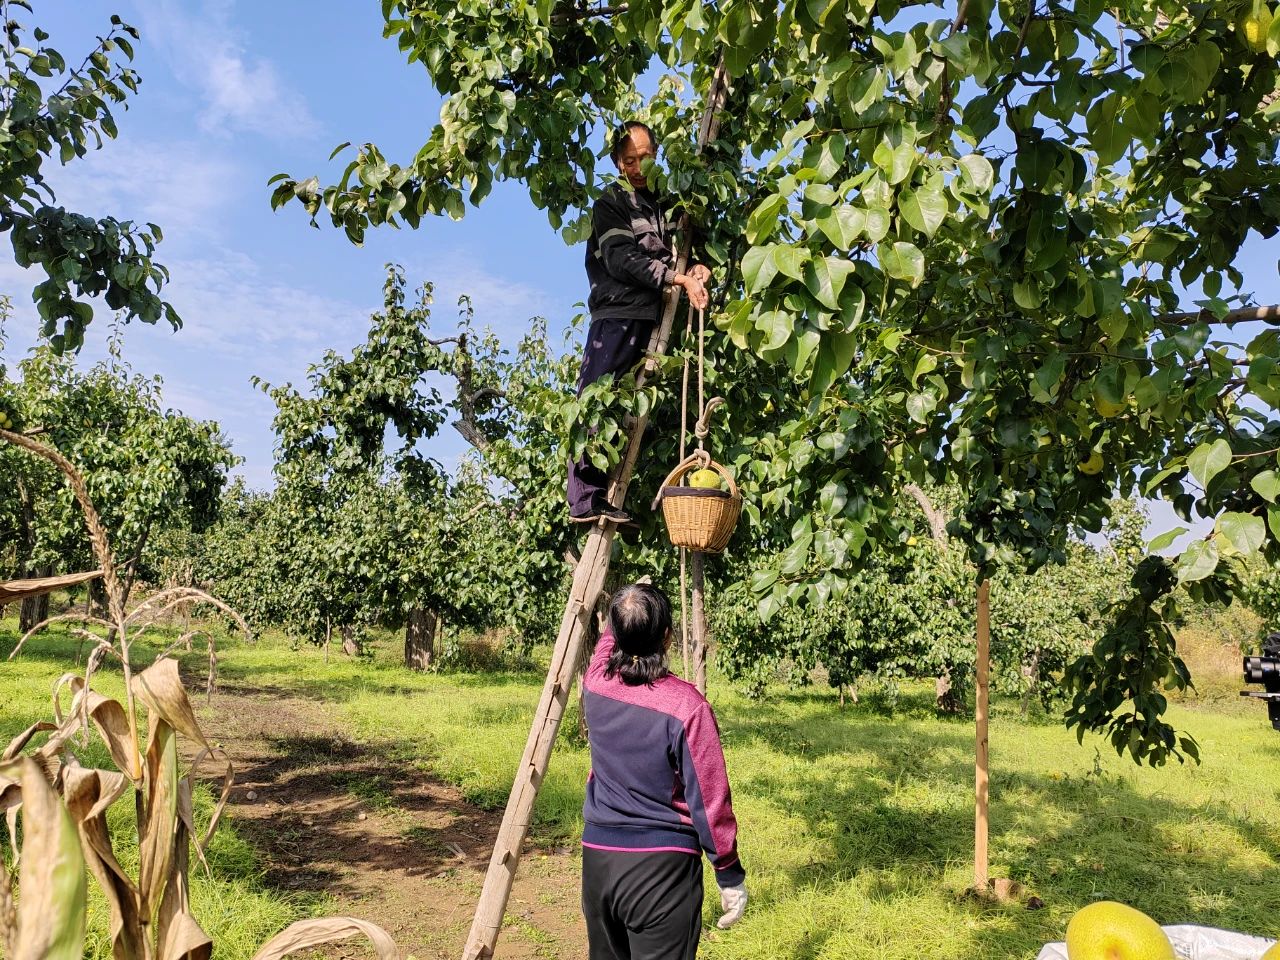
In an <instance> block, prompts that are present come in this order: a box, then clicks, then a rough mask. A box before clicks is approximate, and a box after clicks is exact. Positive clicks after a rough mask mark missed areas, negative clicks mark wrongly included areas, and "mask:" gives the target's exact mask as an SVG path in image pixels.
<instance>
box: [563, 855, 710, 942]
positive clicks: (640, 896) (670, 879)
mask: <svg viewBox="0 0 1280 960" xmlns="http://www.w3.org/2000/svg"><path fill="white" fill-rule="evenodd" d="M582 913H583V916H585V917H586V920H587V943H588V945H589V953H588V955H589V957H590V960H694V957H696V956H697V954H698V937H699V935H700V934H701V933H702V857H701V856H698V855H696V854H692V853H668V852H665V851H663V852H660V853H632V852H630V851H614V850H596V849H593V848H591V847H583V848H582Z"/></svg>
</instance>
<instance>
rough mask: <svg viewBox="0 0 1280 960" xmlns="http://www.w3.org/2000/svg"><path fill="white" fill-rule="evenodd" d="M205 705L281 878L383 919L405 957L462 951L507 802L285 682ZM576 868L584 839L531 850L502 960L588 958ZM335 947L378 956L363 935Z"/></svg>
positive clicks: (251, 823)
mask: <svg viewBox="0 0 1280 960" xmlns="http://www.w3.org/2000/svg"><path fill="white" fill-rule="evenodd" d="M200 714H201V716H200V722H201V725H202V727H203V728H204V730H205V732H206V734H207V735H208V736H209V739H210V740H212V741H213V742H215V743H219V744H221V745H222V747H223V748H224V749H225V750H226V751H227V752H228V753H229V754H230V756H231V758H232V762H233V763H234V764H235V768H236V786H235V789H234V791H233V793H232V796H231V800H230V802H229V803H228V815H229V816H230V818H231V819H232V820H233V821H234V823H235V827H236V830H237V831H238V832H239V833H240V834H241V835H242V836H244V837H245V838H246V839H247V840H249V841H250V842H252V843H253V844H254V846H255V847H256V848H257V849H258V850H259V851H260V852H261V854H262V856H263V858H264V866H265V867H266V882H267V883H268V884H269V885H270V886H273V887H276V888H278V889H279V890H281V891H282V892H290V893H299V892H306V893H311V894H322V895H324V896H326V897H327V898H328V899H329V902H328V903H327V904H326V907H325V912H326V913H335V914H344V915H351V916H357V917H361V918H364V919H367V920H372V921H374V922H375V923H378V924H381V925H382V926H383V927H385V928H386V929H387V930H388V931H389V932H390V933H391V935H392V936H393V937H394V938H395V940H396V943H397V944H398V945H399V946H400V949H401V953H402V956H404V957H408V956H409V955H410V954H412V955H414V956H415V957H417V958H418V960H427V958H458V957H460V956H461V955H462V946H463V943H464V942H465V940H466V936H467V932H468V930H469V929H470V926H471V915H472V911H473V909H474V907H475V904H476V901H477V899H478V897H479V893H480V886H481V883H482V882H483V878H484V869H485V867H486V866H487V864H488V860H489V854H490V851H491V848H492V844H493V839H494V837H495V836H496V835H497V832H498V823H499V821H500V820H501V812H500V811H487V810H481V809H479V808H477V807H475V806H472V805H470V804H468V803H466V802H465V801H464V800H463V799H462V797H461V796H460V795H459V793H458V791H457V789H456V788H454V787H452V786H449V785H448V784H445V783H442V782H441V781H439V780H437V779H435V778H433V777H431V776H430V775H428V774H426V773H424V772H423V771H421V770H418V769H415V768H414V767H413V766H412V765H410V764H406V763H405V762H403V761H402V760H396V761H393V760H390V759H388V758H387V757H386V756H384V755H383V754H381V753H380V752H379V750H378V749H377V748H376V747H372V746H370V745H368V744H362V743H357V742H355V741H352V740H349V739H347V738H346V737H345V736H344V735H342V734H341V733H339V732H335V731H338V730H340V728H341V724H340V723H339V722H338V720H337V719H336V717H335V715H334V711H333V707H332V705H330V704H328V703H324V702H317V701H313V700H304V699H301V698H298V697H296V696H293V695H292V694H291V693H290V691H288V690H286V689H281V688H271V687H253V686H248V685H244V684H240V685H230V684H229V685H227V686H225V687H223V688H222V689H220V690H219V691H218V692H217V693H216V694H215V695H214V698H213V702H212V704H211V705H208V706H202V707H201V708H200ZM579 867H580V861H579V858H578V856H577V850H576V849H573V848H556V849H550V850H539V849H526V850H525V854H524V857H523V859H522V860H521V864H520V874H519V877H518V879H517V881H516V885H515V890H514V892H513V894H512V898H511V904H510V906H509V908H508V913H507V927H506V929H505V930H504V931H503V936H502V939H501V940H500V941H499V946H498V956H499V958H501V960H507V958H510V960H528V958H556V960H570V958H576V957H583V956H585V955H586V931H585V929H584V927H583V924H582V917H581V914H580V912H579V906H578V877H579ZM330 955H331V956H334V957H364V956H367V955H369V954H368V952H367V951H365V950H364V949H363V948H359V947H356V946H354V942H353V945H352V946H351V947H350V948H347V949H338V950H336V951H334V952H332V953H331V954H330Z"/></svg>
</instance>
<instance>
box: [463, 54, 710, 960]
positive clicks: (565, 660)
mask: <svg viewBox="0 0 1280 960" xmlns="http://www.w3.org/2000/svg"><path fill="white" fill-rule="evenodd" d="M726 89H727V74H726V72H725V66H724V57H723V56H721V58H720V62H719V64H718V65H717V66H716V69H715V73H714V75H713V76H712V80H711V89H710V91H709V92H708V94H707V106H706V109H705V110H704V111H703V114H702V122H701V125H700V126H699V129H698V152H699V153H700V152H701V151H702V148H703V147H705V146H706V145H707V144H708V143H709V142H710V141H711V140H713V139H715V136H716V131H717V130H718V129H719V126H720V117H719V115H720V109H721V107H722V106H723V104H724V100H725V95H726ZM684 227H685V229H683V230H682V233H683V240H682V242H681V246H680V250H679V251H678V253H677V256H676V272H678V273H683V272H684V271H685V269H686V268H687V266H688V263H689V251H690V231H689V230H688V229H687V227H688V223H687V219H686V220H685V221H684ZM679 302H680V290H679V288H678V287H676V288H672V289H670V290H668V291H667V293H666V295H665V299H664V301H663V310H662V322H661V323H659V324H658V328H657V329H656V330H655V331H654V333H653V336H652V338H651V339H650V340H649V359H648V360H646V362H645V365H644V367H643V369H642V370H641V371H640V372H639V373H637V375H636V386H637V387H639V386H641V385H642V384H643V383H644V381H645V380H646V379H647V377H648V376H649V375H651V374H652V373H653V372H654V370H655V369H656V366H657V364H656V360H655V359H654V358H656V357H659V356H662V355H663V354H665V353H666V350H667V343H668V341H669V340H670V338H671V327H672V324H673V322H674V321H675V316H676V307H677V306H678V305H679ZM648 422H649V418H648V417H647V416H643V417H637V418H635V419H634V420H633V421H632V422H631V425H630V431H631V432H630V435H629V437H628V441H627V449H626V453H625V454H624V455H623V458H622V461H621V463H619V464H618V467H617V469H616V470H615V472H614V474H613V476H612V478H611V479H610V483H609V502H610V503H611V504H613V505H615V506H618V507H621V506H622V504H623V502H624V501H625V499H626V495H627V487H628V486H629V485H630V483H631V474H632V471H633V470H634V469H635V464H636V458H637V457H638V456H639V454H640V440H641V438H642V437H643V436H644V431H645V427H646V425H647V424H648ZM616 530H617V526H616V525H615V524H611V523H607V522H605V521H603V520H601V521H599V522H598V523H597V524H596V525H595V526H594V527H592V528H591V532H590V533H588V534H587V542H586V546H585V547H583V550H582V557H581V559H579V560H578V564H577V566H576V567H575V568H574V573H573V586H572V587H571V588H570V590H569V599H568V602H567V603H566V604H565V608H564V618H563V619H562V620H561V621H560V633H559V635H558V636H557V637H556V645H555V650H554V651H553V652H552V654H551V666H550V669H549V670H548V671H547V681H546V683H545V684H544V685H543V688H542V699H541V700H540V701H539V702H538V710H537V713H536V714H535V715H534V718H533V726H532V729H530V731H529V739H528V742H527V743H526V744H525V748H524V755H523V756H522V757H521V758H520V766H519V768H518V769H517V770H516V776H515V782H514V783H513V784H512V786H511V796H510V798H509V799H508V800H507V809H506V811H505V812H504V813H503V815H502V826H501V827H499V828H498V839H497V842H496V843H494V846H493V856H492V857H490V859H489V869H488V872H487V873H486V874H485V878H484V889H483V890H482V891H481V894H480V902H479V903H478V904H477V906H476V915H475V919H474V920H473V921H472V923H471V933H470V934H469V936H468V937H467V944H466V947H465V948H464V950H463V954H462V956H463V960H488V958H490V957H492V956H493V955H494V950H495V948H496V945H497V942H498V933H499V931H500V930H501V928H502V917H503V915H504V914H505V913H506V909H507V901H508V900H509V899H510V897H511V886H512V884H513V883H514V882H515V876H516V865H517V864H518V863H519V862H520V850H521V847H522V846H523V845H524V841H525V838H526V837H527V836H528V835H529V824H530V822H531V820H532V818H533V804H534V801H535V800H536V799H537V797H538V790H539V788H540V787H541V786H542V780H543V777H544V776H545V775H546V772H547V765H548V763H549V762H550V760H551V747H552V745H553V744H554V743H555V739H556V733H557V732H558V731H559V729H560V720H561V719H562V718H563V717H564V711H565V706H566V704H567V703H568V701H569V693H570V690H571V689H572V687H573V679H574V673H575V668H576V667H577V664H578V659H579V657H580V656H581V654H582V644H583V639H584V637H585V636H586V634H587V627H588V624H589V622H590V619H591V617H592V615H593V611H594V609H595V604H596V600H597V598H599V596H600V591H601V589H602V588H603V587H604V580H605V576H606V575H607V574H608V572H609V558H610V553H611V550H612V546H613V535H614V533H615V532H616Z"/></svg>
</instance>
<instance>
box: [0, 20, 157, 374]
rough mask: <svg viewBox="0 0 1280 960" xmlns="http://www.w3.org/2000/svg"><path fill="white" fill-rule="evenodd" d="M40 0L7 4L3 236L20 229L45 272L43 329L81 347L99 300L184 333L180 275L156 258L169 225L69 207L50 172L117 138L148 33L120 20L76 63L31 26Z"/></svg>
mask: <svg viewBox="0 0 1280 960" xmlns="http://www.w3.org/2000/svg"><path fill="white" fill-rule="evenodd" d="M34 3H35V0H33V2H31V3H28V2H26V0H3V3H0V16H3V19H4V25H3V29H4V43H3V45H0V91H3V92H2V94H0V125H2V126H3V129H4V136H3V137H0V232H4V233H8V234H9V239H10V241H11V242H12V244H13V256H14V260H15V261H16V262H17V264H18V265H19V266H21V267H24V268H25V267H31V266H37V265H38V266H39V267H40V269H41V270H42V271H43V272H44V274H45V279H44V280H42V281H41V282H40V283H39V284H37V285H36V287H35V290H34V291H33V299H34V300H35V303H36V308H37V310H38V311H39V314H40V319H41V330H40V332H41V335H42V336H44V337H47V338H48V339H49V343H50V345H51V346H52V348H53V350H54V351H55V352H58V353H61V352H62V351H63V350H75V349H78V348H79V346H80V344H81V343H82V342H83V340H84V328H85V327H86V326H87V325H88V323H89V322H90V321H91V320H92V319H93V306H92V304H90V303H89V302H88V301H89V300H90V299H93V298H96V297H101V298H102V299H103V301H104V302H105V303H106V305H107V306H108V307H109V308H110V309H112V310H116V311H120V312H122V313H123V315H124V316H125V317H128V318H132V317H138V318H140V319H142V320H144V321H145V322H147V323H156V322H157V321H159V320H160V319H161V318H163V319H164V320H165V321H166V322H167V323H169V324H170V325H171V326H173V327H174V329H177V328H178V327H180V326H181V325H182V321H181V320H180V319H179V317H178V314H177V313H176V312H175V311H174V309H173V307H172V306H170V305H169V304H168V303H165V302H164V301H163V300H161V299H160V290H161V288H162V287H163V285H164V284H165V282H166V281H167V280H168V279H169V272H168V271H167V270H166V269H165V268H164V267H163V266H162V265H160V264H159V263H156V262H155V261H154V260H153V259H152V257H153V255H154V254H155V248H156V244H158V243H159V242H160V241H161V239H162V234H161V232H160V228H159V227H158V226H156V225H155V224H154V223H148V224H146V225H145V228H144V227H139V226H138V225H136V224H134V223H133V222H131V221H128V220H124V221H121V220H117V219H116V218H115V217H110V216H108V217H102V218H99V219H94V218H93V217H90V216H86V215H85V214H82V213H76V212H74V211H71V210H67V209H66V208H64V207H60V206H58V202H57V197H56V195H55V194H54V191H53V189H52V188H51V187H50V185H49V183H48V182H47V180H46V179H45V163H46V162H47V161H49V160H51V159H53V158H55V157H56V158H57V160H58V162H59V163H61V164H62V165H63V166H66V165H67V164H69V163H73V162H74V161H76V160H79V159H82V158H84V157H85V156H86V155H87V154H88V152H89V151H90V150H94V149H98V148H100V147H101V146H102V144H103V142H104V138H106V139H113V138H114V137H115V136H116V132H117V130H116V121H115V117H114V115H113V114H112V109H113V107H115V106H117V105H118V106H122V107H124V108H126V109H127V106H128V105H127V103H126V100H127V99H128V97H129V96H131V95H133V94H135V93H137V91H138V83H139V78H138V74H137V72H136V71H134V70H133V68H132V67H130V66H128V64H129V63H130V62H131V61H132V60H133V43H134V42H135V41H137V40H138V31H137V30H136V29H134V28H133V27H131V26H129V24H127V23H125V22H124V21H123V20H121V19H120V18H119V17H118V16H114V15H113V16H112V17H111V29H110V30H109V31H107V34H106V36H102V37H99V38H98V39H97V42H96V44H95V45H94V47H93V48H92V49H91V50H90V51H89V52H88V53H87V54H86V55H85V56H84V58H83V61H82V62H81V63H80V64H79V65H78V66H70V65H68V62H67V60H66V59H65V58H64V57H63V55H62V54H61V53H59V52H58V51H57V50H55V49H54V48H53V47H51V46H49V45H48V43H47V42H46V41H48V40H49V34H48V32H47V31H45V30H42V29H41V28H40V27H38V26H33V25H29V24H25V23H23V22H22V20H21V18H23V16H24V14H25V16H26V17H28V18H34V12H33V6H34ZM72 63H74V60H73V61H72Z"/></svg>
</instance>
